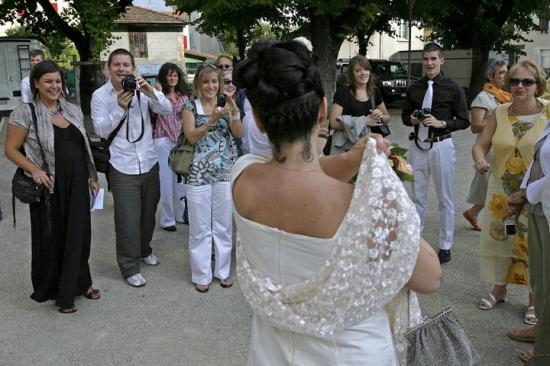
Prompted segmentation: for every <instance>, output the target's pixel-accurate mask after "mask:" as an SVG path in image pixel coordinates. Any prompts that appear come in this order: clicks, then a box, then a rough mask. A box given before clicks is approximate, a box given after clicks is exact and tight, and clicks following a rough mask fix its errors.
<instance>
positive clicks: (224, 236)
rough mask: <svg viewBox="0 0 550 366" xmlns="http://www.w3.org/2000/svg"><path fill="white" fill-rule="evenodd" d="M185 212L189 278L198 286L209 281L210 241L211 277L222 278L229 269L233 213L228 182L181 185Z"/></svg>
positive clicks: (226, 274)
mask: <svg viewBox="0 0 550 366" xmlns="http://www.w3.org/2000/svg"><path fill="white" fill-rule="evenodd" d="M185 191H186V193H187V209H188V215H189V255H190V257H191V281H192V282H193V283H195V284H199V285H208V284H209V283H210V282H212V265H211V260H212V242H213V243H214V254H215V255H216V261H215V264H214V277H216V278H219V279H225V278H227V277H229V272H230V270H231V248H232V234H233V216H232V215H233V213H232V207H231V185H230V182H216V183H212V184H207V185H203V186H190V185H187V184H186V185H185Z"/></svg>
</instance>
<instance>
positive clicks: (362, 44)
mask: <svg viewBox="0 0 550 366" xmlns="http://www.w3.org/2000/svg"><path fill="white" fill-rule="evenodd" d="M357 43H358V44H359V54H360V55H363V56H365V57H366V56H367V48H368V47H369V40H368V38H367V37H366V35H365V31H364V30H362V29H361V30H358V31H357Z"/></svg>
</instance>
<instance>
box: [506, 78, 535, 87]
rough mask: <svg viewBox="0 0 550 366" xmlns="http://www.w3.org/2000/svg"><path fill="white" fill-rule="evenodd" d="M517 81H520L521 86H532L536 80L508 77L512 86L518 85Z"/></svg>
mask: <svg viewBox="0 0 550 366" xmlns="http://www.w3.org/2000/svg"><path fill="white" fill-rule="evenodd" d="M519 83H521V84H522V85H523V86H533V85H535V84H537V81H536V80H535V79H516V78H511V79H510V85H512V86H518V85H519Z"/></svg>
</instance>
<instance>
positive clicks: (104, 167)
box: [89, 116, 126, 174]
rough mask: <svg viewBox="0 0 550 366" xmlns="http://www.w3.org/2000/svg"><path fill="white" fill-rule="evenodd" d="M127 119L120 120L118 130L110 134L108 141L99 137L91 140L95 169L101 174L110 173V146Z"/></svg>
mask: <svg viewBox="0 0 550 366" xmlns="http://www.w3.org/2000/svg"><path fill="white" fill-rule="evenodd" d="M125 119H126V116H124V117H123V118H122V119H121V120H120V122H119V123H118V125H117V126H116V128H115V129H114V130H113V132H111V133H110V134H109V137H107V139H104V138H97V137H92V138H89V141H90V150H92V156H93V157H94V164H95V169H96V170H97V171H98V172H100V173H104V174H107V173H108V172H109V160H110V159H111V153H110V152H109V146H111V144H112V143H113V140H114V139H115V136H116V135H117V134H118V131H120V129H121V128H122V124H123V123H124V120H125Z"/></svg>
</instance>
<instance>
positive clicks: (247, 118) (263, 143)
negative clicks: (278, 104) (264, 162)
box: [241, 98, 273, 156]
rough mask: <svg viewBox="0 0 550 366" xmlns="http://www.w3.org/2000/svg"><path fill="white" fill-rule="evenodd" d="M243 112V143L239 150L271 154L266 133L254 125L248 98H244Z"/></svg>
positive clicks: (265, 154)
mask: <svg viewBox="0 0 550 366" xmlns="http://www.w3.org/2000/svg"><path fill="white" fill-rule="evenodd" d="M243 112H244V113H245V115H244V117H243V133H242V136H241V139H242V141H243V145H242V147H241V150H242V151H243V153H245V154H254V155H261V156H271V155H272V154H273V152H272V150H271V145H270V144H269V139H268V138H267V134H266V133H264V132H261V131H260V130H259V129H258V126H256V121H255V120H254V116H253V115H252V106H251V105H250V102H249V101H248V98H246V99H245V100H244V104H243Z"/></svg>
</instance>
